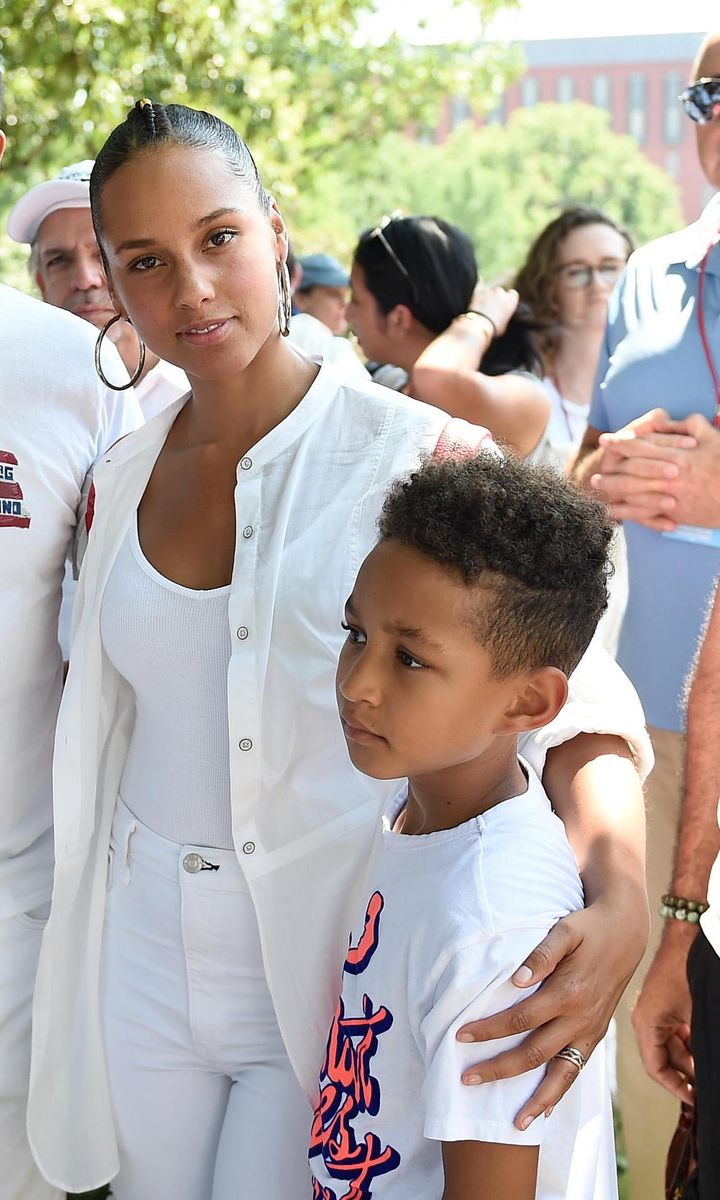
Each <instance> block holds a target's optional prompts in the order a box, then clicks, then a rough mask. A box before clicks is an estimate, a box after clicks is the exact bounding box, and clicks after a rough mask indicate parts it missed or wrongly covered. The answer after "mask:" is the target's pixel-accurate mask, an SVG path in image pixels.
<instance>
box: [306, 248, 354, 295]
mask: <svg viewBox="0 0 720 1200" xmlns="http://www.w3.org/2000/svg"><path fill="white" fill-rule="evenodd" d="M298 263H299V264H300V266H301V267H302V279H301V280H300V287H299V288H298V291H299V292H306V291H308V290H309V289H310V288H312V287H332V288H338V287H347V286H348V284H349V283H350V276H349V275H348V273H347V271H345V270H344V269H343V266H342V264H341V263H339V262H338V260H337V259H336V258H333V256H332V254H305V255H304V256H303V257H302V258H299V259H298Z"/></svg>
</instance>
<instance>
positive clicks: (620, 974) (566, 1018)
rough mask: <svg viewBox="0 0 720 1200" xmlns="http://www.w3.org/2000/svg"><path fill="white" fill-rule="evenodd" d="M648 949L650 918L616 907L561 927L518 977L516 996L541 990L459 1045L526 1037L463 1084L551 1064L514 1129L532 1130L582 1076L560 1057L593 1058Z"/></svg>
mask: <svg viewBox="0 0 720 1200" xmlns="http://www.w3.org/2000/svg"><path fill="white" fill-rule="evenodd" d="M646 941H647V918H646V913H639V914H638V919H637V921H635V922H633V919H632V913H631V912H629V911H628V907H627V906H625V905H616V906H612V907H611V906H610V905H609V904H608V902H607V901H606V899H605V898H600V899H598V900H596V901H595V902H594V903H593V904H591V905H590V906H589V907H588V908H585V909H581V910H580V911H579V912H575V913H571V915H570V916H568V917H565V918H563V920H562V921H559V922H558V923H557V925H555V926H554V927H553V928H552V929H551V930H550V932H549V933H548V934H547V936H546V937H545V938H543V940H542V942H540V944H539V945H538V946H537V947H536V948H535V950H533V952H532V953H531V954H530V955H529V957H528V958H527V959H526V960H525V962H524V963H523V964H522V965H521V966H520V967H519V968H518V970H517V971H516V972H515V975H514V976H513V983H514V984H515V985H516V986H517V987H518V988H529V987H537V985H538V984H540V983H542V987H537V990H536V991H535V992H533V994H532V996H529V997H527V999H524V1000H520V1001H519V1003H518V1004H516V1005H514V1006H513V1007H512V1008H509V1009H506V1010H505V1011H504V1012H501V1013H497V1014H496V1015H495V1016H492V1017H486V1018H485V1019H484V1020H481V1021H475V1022H473V1023H471V1024H469V1025H465V1026H463V1028H462V1029H460V1030H459V1031H458V1038H459V1039H460V1040H461V1041H474V1042H487V1041H494V1040H496V1039H499V1038H504V1037H510V1036H514V1037H517V1035H518V1034H522V1033H527V1034H528V1036H527V1037H526V1038H525V1040H524V1041H522V1042H521V1043H520V1044H519V1045H517V1046H516V1047H515V1048H514V1049H512V1050H506V1051H504V1052H502V1053H501V1054H497V1055H495V1056H494V1057H493V1058H489V1059H487V1060H486V1061H485V1062H482V1063H479V1064H478V1065H477V1066H475V1067H468V1069H467V1070H466V1071H465V1072H464V1073H463V1082H464V1083H467V1084H479V1083H489V1082H492V1081H495V1080H498V1079H509V1078H512V1077H514V1076H517V1075H522V1074H524V1072H526V1071H532V1070H536V1069H537V1068H538V1067H541V1066H543V1065H544V1064H546V1063H547V1064H548V1069H547V1072H546V1074H545V1077H544V1079H543V1080H542V1082H541V1083H540V1084H539V1086H538V1087H537V1088H536V1089H535V1092H534V1093H533V1095H532V1096H531V1097H530V1099H529V1100H528V1102H527V1104H525V1105H523V1107H522V1108H521V1109H520V1111H519V1112H518V1114H517V1116H516V1118H515V1125H516V1126H517V1128H518V1129H526V1128H527V1127H528V1125H529V1124H530V1123H531V1122H532V1121H533V1120H535V1118H536V1117H538V1116H540V1114H541V1113H547V1112H548V1110H549V1109H552V1108H553V1106H554V1105H555V1104H557V1102H558V1100H560V1099H561V1098H562V1096H564V1094H565V1092H566V1091H567V1090H568V1088H569V1087H570V1086H571V1085H572V1084H573V1083H574V1082H575V1080H576V1079H577V1076H578V1073H579V1069H578V1067H576V1066H575V1065H574V1064H573V1063H572V1062H568V1060H567V1059H564V1058H557V1057H556V1055H557V1054H558V1052H559V1051H560V1050H563V1049H565V1048H566V1047H568V1046H572V1047H574V1048H575V1049H576V1050H579V1051H580V1053H581V1054H582V1056H583V1057H584V1058H585V1059H588V1058H589V1057H590V1055H591V1054H592V1052H593V1050H594V1049H595V1047H596V1046H597V1045H598V1043H599V1042H600V1041H601V1040H602V1038H603V1037H604V1036H605V1034H606V1032H607V1028H608V1025H609V1024H610V1020H611V1017H612V1015H613V1013H614V1011H615V1009H616V1007H617V1004H618V1001H619V1000H620V997H621V996H622V994H623V992H624V990H625V988H626V987H627V984H628V983H629V981H630V979H631V977H632V975H633V974H634V972H635V968H636V967H637V965H638V963H639V961H640V959H641V958H642V955H643V952H644V949H645V944H646Z"/></svg>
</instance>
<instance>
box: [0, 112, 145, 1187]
mask: <svg viewBox="0 0 720 1200" xmlns="http://www.w3.org/2000/svg"><path fill="white" fill-rule="evenodd" d="M4 148H5V135H4V134H3V133H2V131H0V158H1V157H2V153H3V151H4ZM93 342H94V336H93V333H92V331H91V330H90V329H89V328H88V326H87V325H84V324H83V323H82V322H81V321H78V320H77V319H76V318H75V317H73V316H70V315H69V314H68V313H64V312H58V311H56V310H55V309H54V308H51V307H50V306H49V305H44V304H41V303H40V302H39V301H37V300H33V299H31V298H30V297H29V296H25V295H22V294H21V293H20V292H16V291H15V290H14V289H12V288H8V287H5V286H4V285H3V284H0V364H1V366H0V370H1V371H2V387H0V579H2V620H1V621H0V664H2V687H1V688H0V796H1V797H2V803H1V804H0V1164H1V1166H0V1172H1V1178H2V1183H0V1195H1V1196H2V1200H50V1198H52V1200H55V1197H59V1196H60V1193H59V1192H58V1191H57V1190H56V1189H55V1188H53V1187H51V1186H50V1185H49V1184H48V1183H46V1182H45V1181H44V1180H43V1179H42V1177H41V1176H40V1174H39V1172H38V1170H37V1168H36V1166H35V1164H34V1161H33V1158H32V1155H31V1152H30V1147H29V1145H28V1142H27V1137H26V1132H25V1108H26V1102H27V1089H28V1076H29V1069H30V1019H31V1005H32V992H33V985H34V978H35V969H36V964H37V956H38V952H39V949H40V938H41V934H42V929H43V925H44V919H45V917H46V916H47V911H48V908H49V901H50V893H51V888H52V857H53V852H52V799H51V772H52V750H53V738H54V733H55V720H56V716H57V709H58V705H59V702H60V692H61V689H62V655H61V653H60V647H59V645H58V637H57V628H58V609H59V607H60V593H61V585H62V579H63V568H64V564H65V560H66V557H67V553H68V546H69V543H70V541H71V539H72V535H73V530H74V527H75V520H76V512H77V509H78V504H79V501H80V495H81V491H82V486H83V480H84V479H85V476H86V473H87V471H88V470H89V468H90V466H91V465H92V463H93V461H94V459H95V458H96V457H97V455H98V454H100V453H101V452H102V451H103V450H104V449H105V448H106V447H107V446H109V445H110V444H111V443H112V442H113V441H115V440H117V438H119V437H122V436H123V435H124V434H125V433H128V432H129V431H130V430H131V429H134V428H136V427H137V426H138V425H140V424H142V415H141V413H140V410H139V408H138V405H137V402H136V401H135V399H134V397H133V395H132V392H125V393H114V392H109V391H108V390H107V389H106V388H104V387H102V386H101V384H100V382H99V380H98V379H97V377H96V376H95V372H94V368H93ZM108 366H109V369H110V370H113V371H114V372H116V374H117V378H118V380H119V381H121V380H122V379H123V376H124V369H123V365H122V362H121V361H120V359H119V357H118V355H117V352H116V351H115V350H114V348H113V347H112V346H111V347H109V354H108Z"/></svg>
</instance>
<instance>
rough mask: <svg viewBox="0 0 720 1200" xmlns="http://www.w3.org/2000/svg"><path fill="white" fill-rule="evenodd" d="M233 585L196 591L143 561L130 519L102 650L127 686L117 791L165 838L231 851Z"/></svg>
mask: <svg viewBox="0 0 720 1200" xmlns="http://www.w3.org/2000/svg"><path fill="white" fill-rule="evenodd" d="M229 595H230V588H229V587H223V588H215V589H214V590H212V591H207V592H200V591H193V589H192V588H186V587H181V586H180V585H179V584H177V583H173V582H172V580H170V579H166V578H165V577H164V576H163V575H161V574H160V573H159V571H156V570H155V568H154V567H153V566H152V564H151V563H149V562H148V560H147V559H146V558H145V555H144V554H143V552H142V548H141V546H140V541H139V538H138V533H137V517H136V518H135V521H134V522H133V524H132V526H131V528H130V531H129V533H128V535H127V537H126V538H125V540H124V542H123V544H122V547H121V549H120V553H119V554H118V557H117V560H116V562H115V565H114V566H113V569H112V571H111V573H110V577H109V579H108V583H107V587H106V588H105V595H104V597H103V602H102V609H101V614H100V632H101V636H102V641H103V646H104V648H105V652H106V654H107V656H108V658H109V659H110V661H111V663H112V664H113V666H114V667H115V668H116V670H117V671H118V672H119V673H120V675H121V676H122V677H123V679H124V680H126V682H127V683H128V685H129V686H130V688H131V689H132V692H133V696H134V699H135V724H134V728H133V733H132V740H131V742H130V749H129V752H128V757H127V762H126V764H125V770H124V772H123V776H122V780H121V783H120V794H121V796H122V798H123V800H124V802H125V804H126V805H127V806H128V808H129V809H130V811H131V812H132V813H133V814H134V815H135V816H136V817H137V818H138V820H140V821H142V823H143V824H144V825H147V826H148V828H150V829H152V830H153V831H154V832H155V833H159V834H160V835H161V836H162V837H165V838H169V839H170V840H171V841H173V842H179V843H181V844H183V845H186V844H190V845H196V846H210V847H217V848H219V849H225V850H230V849H232V845H233V841H232V817H231V804H230V742H229V735H228V703H227V675H228V665H229V662H230V651H231V638H230V628H229V625H228V597H229Z"/></svg>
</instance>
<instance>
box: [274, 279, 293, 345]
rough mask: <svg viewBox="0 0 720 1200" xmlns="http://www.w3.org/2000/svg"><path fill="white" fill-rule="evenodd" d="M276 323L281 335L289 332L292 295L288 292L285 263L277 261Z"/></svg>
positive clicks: (286, 334)
mask: <svg viewBox="0 0 720 1200" xmlns="http://www.w3.org/2000/svg"><path fill="white" fill-rule="evenodd" d="M277 276H278V325H279V326H280V332H281V334H282V336H283V337H287V336H288V334H289V333H290V318H291V316H292V297H291V294H290V272H289V271H288V269H287V263H278V266H277Z"/></svg>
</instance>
